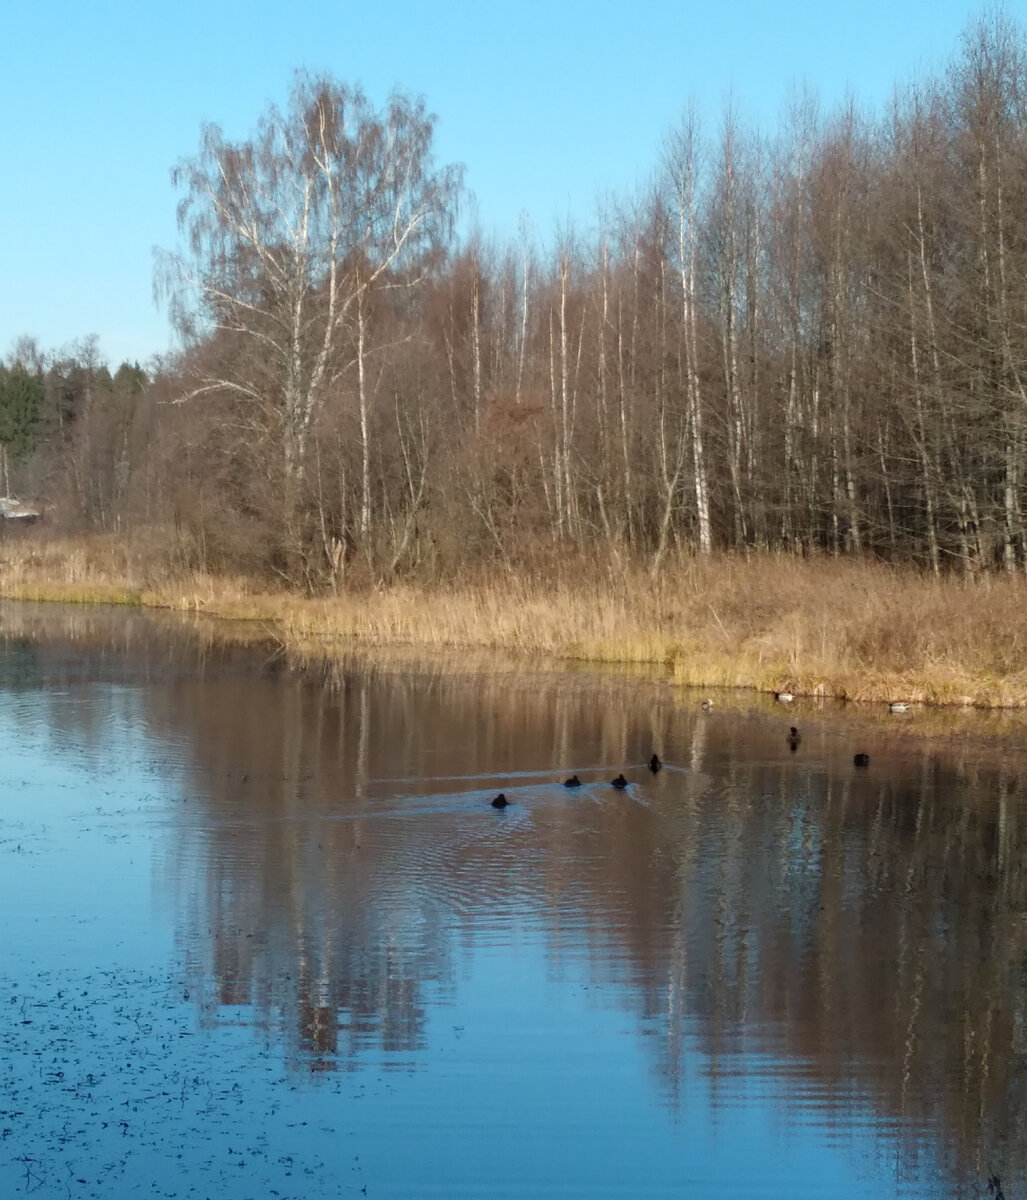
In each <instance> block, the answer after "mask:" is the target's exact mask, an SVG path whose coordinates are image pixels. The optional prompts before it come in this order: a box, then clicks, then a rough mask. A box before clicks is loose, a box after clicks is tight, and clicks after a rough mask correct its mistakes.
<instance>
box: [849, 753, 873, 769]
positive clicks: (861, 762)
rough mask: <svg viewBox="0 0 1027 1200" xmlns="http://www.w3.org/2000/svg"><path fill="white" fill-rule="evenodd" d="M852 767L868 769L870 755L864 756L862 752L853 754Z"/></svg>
mask: <svg viewBox="0 0 1027 1200" xmlns="http://www.w3.org/2000/svg"><path fill="white" fill-rule="evenodd" d="M852 765H853V766H854V767H869V766H870V755H869V754H864V753H863V752H862V751H860V753H859V754H854V755H853V756H852Z"/></svg>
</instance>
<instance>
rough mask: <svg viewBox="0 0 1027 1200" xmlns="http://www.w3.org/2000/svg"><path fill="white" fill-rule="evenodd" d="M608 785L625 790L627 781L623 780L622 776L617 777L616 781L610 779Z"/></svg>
mask: <svg viewBox="0 0 1027 1200" xmlns="http://www.w3.org/2000/svg"><path fill="white" fill-rule="evenodd" d="M610 783H611V784H612V785H613V786H614V787H615V788H626V787H627V786H628V781H627V780H626V779H625V778H624V776H623V775H618V776H617V778H616V779H611V780H610Z"/></svg>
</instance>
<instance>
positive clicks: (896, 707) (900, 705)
mask: <svg viewBox="0 0 1027 1200" xmlns="http://www.w3.org/2000/svg"><path fill="white" fill-rule="evenodd" d="M888 711H889V712H909V705H908V704H907V703H906V702H905V700H893V701H892V702H891V703H890V704H889V705H888Z"/></svg>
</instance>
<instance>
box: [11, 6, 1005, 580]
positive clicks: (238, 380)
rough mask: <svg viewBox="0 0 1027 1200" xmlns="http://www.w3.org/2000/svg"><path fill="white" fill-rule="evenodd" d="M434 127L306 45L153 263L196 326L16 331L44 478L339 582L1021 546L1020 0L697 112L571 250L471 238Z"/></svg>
mask: <svg viewBox="0 0 1027 1200" xmlns="http://www.w3.org/2000/svg"><path fill="white" fill-rule="evenodd" d="M433 132H434V118H433V117H432V116H431V115H430V114H429V113H428V112H427V110H426V108H425V106H424V103H423V101H421V100H419V99H414V98H411V97H409V96H406V95H403V94H402V93H396V94H394V95H393V96H392V97H390V99H389V100H388V102H387V104H386V105H385V106H384V107H383V108H382V109H381V110H378V109H375V108H374V107H373V106H372V105H371V104H370V102H369V101H368V100H367V98H366V97H365V96H364V95H363V93H362V92H361V91H360V90H359V89H356V88H352V87H349V86H347V85H344V84H340V83H338V82H337V81H335V80H333V79H330V78H320V77H313V76H308V75H302V74H301V75H298V76H297V77H296V80H295V84H294V87H293V90H292V93H291V96H290V98H289V101H288V104H287V105H286V107H285V108H284V109H283V110H279V109H277V108H275V107H271V108H269V109H268V110H267V112H266V113H265V114H264V115H263V116H262V117H261V119H260V121H259V123H258V124H257V126H256V129H255V131H254V133H253V135H252V136H251V137H250V138H249V139H247V140H245V141H241V142H231V141H229V140H227V139H226V138H225V136H224V134H223V133H222V132H221V130H220V129H219V128H218V127H216V126H209V127H207V128H205V129H204V131H203V134H202V140H201V146H200V150H199V152H198V154H197V155H196V156H194V157H193V158H190V159H186V160H184V161H183V162H182V163H180V164H179V165H178V167H177V168H176V169H175V172H174V182H175V185H176V188H177V189H178V192H179V195H180V205H179V216H180V223H181V229H182V247H181V249H180V250H179V252H177V253H168V254H166V255H164V256H162V258H161V260H160V262H159V264H158V283H159V287H160V291H161V294H162V295H163V297H164V298H165V300H166V301H167V303H168V305H169V311H170V313H171V316H172V319H173V321H174V323H175V325H176V327H177V329H178V330H179V332H180V334H181V338H182V346H183V349H182V350H181V352H180V353H178V354H176V355H175V356H173V357H172V358H169V359H168V360H165V361H163V362H161V363H159V364H157V366H156V369H155V370H153V371H152V372H151V373H150V374H149V375H148V376H147V375H144V374H143V373H142V372H141V371H139V370H138V368H137V367H133V366H131V365H129V364H123V365H122V367H121V368H119V369H118V371H117V372H116V373H115V374H114V375H113V376H112V375H111V374H110V373H109V372H108V371H107V368H106V367H105V366H104V365H103V364H102V363H99V362H97V361H95V360H96V352H95V345H94V344H92V343H86V344H84V345H83V346H82V347H79V348H78V349H77V350H76V351H75V352H74V353H72V354H71V355H70V356H69V355H65V356H64V357H63V358H61V357H57V356H55V357H54V358H53V360H52V361H46V362H43V361H38V362H33V361H31V355H28V356H27V355H25V354H24V353H18V352H16V354H15V355H14V356H13V357H12V359H11V361H10V362H8V364H7V366H6V367H5V369H4V372H3V377H2V380H0V446H2V447H3V451H4V458H5V461H6V460H8V459H9V460H10V461H11V463H12V464H13V465H12V473H13V474H15V475H17V477H18V479H19V480H20V481H21V482H20V483H19V486H22V487H30V488H35V489H36V490H37V491H38V492H39V493H40V494H46V496H47V499H48V501H49V502H50V504H51V506H52V509H53V512H54V516H55V519H56V520H58V521H59V522H61V523H63V524H65V525H67V526H69V527H73V526H76V525H78V526H92V527H100V528H106V529H121V530H125V529H128V528H130V527H134V526H146V527H151V528H152V527H160V528H166V529H173V530H175V531H176V537H177V538H178V539H179V543H180V545H179V551H180V552H181V551H182V550H183V548H185V550H186V551H187V552H188V554H189V555H190V556H192V557H194V558H195V559H196V561H197V562H198V563H199V564H200V565H204V566H207V567H209V568H213V569H223V570H238V569H242V570H247V571H254V572H258V573H265V574H268V575H275V576H278V577H284V578H285V579H288V580H289V581H291V582H301V581H302V582H305V583H306V584H308V585H309V586H313V587H323V586H326V585H330V586H340V585H341V584H343V583H344V582H345V581H346V580H347V578H348V577H350V576H351V575H352V573H353V572H354V571H357V572H361V573H362V574H363V575H365V576H370V577H373V578H375V579H383V578H388V577H391V576H394V575H396V574H397V573H400V574H402V573H409V572H419V573H424V574H429V575H430V574H437V573H452V572H454V571H459V570H460V569H462V568H463V567H464V566H466V565H469V564H476V563H480V562H487V561H499V562H503V563H505V564H509V565H518V564H525V563H530V562H532V561H537V560H538V559H540V558H545V557H547V556H551V555H554V554H555V555H579V554H581V555H594V554H597V553H599V554H603V555H610V554H612V555H614V556H622V555H632V556H634V557H636V558H644V559H645V560H647V561H648V562H649V563H650V564H651V565H652V567H653V569H654V570H658V569H659V566H660V564H661V563H662V562H663V561H664V559H665V557H666V556H667V555H668V553H670V552H672V551H674V550H678V549H683V550H685V551H688V552H695V553H700V554H705V553H710V552H712V551H714V550H718V549H726V550H743V549H744V550H749V549H753V550H761V549H768V550H780V551H786V552H791V553H797V554H799V553H802V554H805V553H813V552H829V553H834V554H872V555H876V556H880V557H883V558H887V559H890V560H895V561H903V562H913V563H917V564H920V565H922V566H923V567H925V568H926V569H928V570H931V571H934V572H940V571H943V570H946V569H956V570H960V571H964V572H966V573H968V574H975V573H977V572H980V571H984V570H988V569H993V568H1000V569H1005V570H1007V571H1022V570H1027V528H1025V516H1024V510H1025V507H1027V490H1025V489H1027V391H1025V375H1027V39H1025V35H1024V33H1023V31H1022V30H1021V29H1019V28H1018V27H1016V26H1015V25H1014V24H1013V23H1012V22H1011V21H1010V20H1009V19H1008V18H1007V17H1006V16H1004V15H1002V14H1001V13H999V14H997V15H991V16H988V17H986V18H982V19H981V20H979V21H978V22H976V23H975V24H974V25H973V26H972V27H971V28H970V29H968V31H967V33H966V34H965V36H964V38H963V41H962V44H961V46H960V47H959V49H958V51H957V53H956V55H955V56H954V58H953V60H952V62H951V63H950V64H949V65H948V67H947V68H946V69H944V70H943V71H942V72H940V73H939V74H938V75H937V76H936V77H934V78H931V79H927V80H924V81H922V82H920V83H918V84H916V85H912V86H908V87H905V88H904V89H901V90H898V91H897V92H896V94H895V97H894V100H893V101H892V103H891V104H890V105H889V106H888V108H887V111H886V112H884V113H882V114H875V115H873V116H871V115H868V114H867V113H865V112H863V111H862V110H861V109H860V108H859V107H858V106H857V104H856V103H855V101H852V102H849V103H848V104H846V105H845V106H843V107H842V108H841V109H839V110H837V111H834V112H832V113H829V114H827V115H823V114H821V113H820V111H819V106H818V104H817V102H816V100H815V98H814V97H812V96H809V95H800V96H797V97H796V98H795V99H794V100H793V102H792V104H791V105H790V108H789V110H788V113H787V116H786V118H785V120H784V121H783V122H782V127H781V131H780V132H779V133H778V134H777V135H776V136H775V137H773V138H766V137H761V136H759V135H758V134H757V133H756V132H755V131H753V130H750V129H748V128H746V127H745V126H744V124H743V123H742V121H741V120H740V118H739V117H738V114H737V113H736V112H735V111H733V110H732V109H731V108H728V109H727V110H726V111H725V112H724V113H723V114H722V116H721V118H720V119H719V121H718V122H717V124H716V126H715V127H714V128H712V129H706V128H704V126H703V123H702V121H701V120H700V118H699V115H698V113H697V112H695V111H694V110H690V111H688V112H686V113H685V115H684V116H683V117H682V118H681V120H680V121H679V122H678V124H677V125H676V126H675V127H674V128H673V129H672V130H671V131H670V132H669V134H668V136H667V138H666V140H665V144H664V147H663V153H662V155H661V159H660V161H659V163H657V164H655V165H654V171H653V177H652V181H651V183H650V185H649V186H647V187H645V188H643V189H641V190H640V191H639V192H638V193H637V194H636V195H634V196H632V197H630V198H624V199H621V200H619V201H616V202H611V203H609V204H608V205H607V206H606V207H605V209H604V211H603V212H602V213H601V214H600V215H599V216H598V217H597V219H596V221H595V222H594V224H593V225H591V226H590V227H589V228H588V229H587V230H585V229H582V228H565V229H562V230H561V231H560V232H559V233H558V234H557V235H556V236H555V237H554V238H553V239H552V240H551V242H550V243H549V244H548V245H547V246H544V247H543V246H540V245H539V244H538V243H537V241H536V240H535V239H534V238H533V237H532V236H531V235H530V233H529V232H528V231H527V229H525V230H524V231H523V232H522V236H521V237H519V238H518V239H515V240H514V241H512V242H511V243H509V244H506V245H503V244H500V243H498V242H497V241H496V240H494V239H489V238H487V237H485V236H484V235H483V234H482V233H481V232H480V231H478V230H476V229H472V230H471V231H470V232H469V233H468V232H464V233H462V234H460V235H459V236H458V233H457V230H458V227H459V216H460V204H461V200H462V177H461V172H460V169H459V168H457V167H455V166H449V165H444V164H439V163H437V162H436V160H435V157H434V154H433V151H432V139H433ZM39 357H40V356H38V354H37V358H39ZM26 379H28V380H31V381H34V382H32V383H31V386H30V385H29V384H27V383H26ZM27 387H28V388H29V390H33V389H34V390H35V393H38V394H37V398H36V400H34V401H32V403H31V405H30V407H31V408H32V411H33V412H35V413H36V416H35V417H33V419H32V420H31V421H30V422H29V423H28V426H27V427H25V428H22V426H24V425H25V422H24V421H23V420H21V418H18V417H17V413H18V412H19V411H21V409H19V405H21V406H22V407H24V404H25V389H26V388H27ZM19 397H20V399H19ZM19 420H21V425H19ZM19 473H20V474H19Z"/></svg>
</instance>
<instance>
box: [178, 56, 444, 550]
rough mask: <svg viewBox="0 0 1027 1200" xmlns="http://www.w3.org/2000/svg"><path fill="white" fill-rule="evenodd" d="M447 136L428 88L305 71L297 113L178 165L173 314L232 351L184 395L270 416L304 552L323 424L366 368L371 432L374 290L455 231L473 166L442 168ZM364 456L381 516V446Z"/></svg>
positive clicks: (421, 265) (186, 329)
mask: <svg viewBox="0 0 1027 1200" xmlns="http://www.w3.org/2000/svg"><path fill="white" fill-rule="evenodd" d="M433 132H434V118H433V117H432V116H431V115H429V114H428V113H427V112H426V111H425V108H424V104H423V102H422V101H421V100H419V99H417V100H415V99H411V98H409V97H407V96H405V95H403V94H400V93H395V94H393V95H392V96H391V97H390V98H389V100H388V103H387V105H386V107H385V109H384V111H382V112H378V111H376V110H375V109H374V108H373V107H372V106H371V104H370V103H369V101H368V100H367V98H366V97H365V95H364V94H363V92H361V91H360V90H359V89H355V88H350V87H347V86H345V85H343V84H340V83H337V82H335V81H333V80H331V79H328V78H317V77H313V76H309V75H306V74H299V75H297V77H296V82H295V85H294V87H293V90H292V94H291V96H290V98H289V103H288V106H287V108H286V110H285V111H284V112H281V111H279V110H278V109H277V108H276V107H274V106H272V107H270V108H269V109H268V110H267V112H266V113H265V114H264V115H263V116H262V117H261V119H260V121H259V123H258V125H257V130H256V133H255V135H254V136H253V137H252V138H250V139H249V140H246V141H242V142H238V143H236V142H232V141H230V140H228V139H227V138H226V137H225V135H224V133H223V132H222V130H221V129H220V128H219V127H218V126H216V125H208V126H206V127H205V128H204V130H203V136H202V141H201V147H200V152H199V154H198V155H197V156H196V157H195V158H192V159H187V160H185V161H183V162H181V163H179V164H178V166H177V167H176V168H175V170H174V172H173V181H174V183H175V185H176V187H178V188H179V189H182V190H183V191H184V195H183V198H182V200H181V202H180V205H179V212H178V216H179V226H180V229H181V231H182V233H183V235H184V237H185V241H186V248H185V249H184V251H183V252H181V253H180V254H176V255H170V256H167V257H165V258H164V260H163V261H162V263H161V268H162V281H163V284H164V285H165V287H166V288H167V290H168V292H169V293H170V296H171V312H172V317H173V319H174V321H175V323H176V324H177V327H178V328H179V330H180V331H181V332H182V334H183V335H184V338H185V339H186V342H187V344H189V343H190V342H192V341H194V340H204V339H205V340H207V341H208V342H209V341H210V340H211V339H212V338H213V339H215V340H217V339H220V343H219V344H220V345H221V346H222V347H223V352H221V353H218V354H213V355H212V354H210V353H207V354H205V355H202V356H199V357H198V358H197V363H202V366H198V367H197V369H196V370H195V372H194V378H193V379H192V381H191V386H189V388H188V389H187V390H186V391H185V392H184V394H183V396H182V397H181V398H182V399H183V400H184V399H195V398H199V397H203V396H218V397H222V398H229V399H234V400H235V401H236V402H237V403H239V404H242V405H243V406H246V407H249V408H251V409H252V411H253V412H254V413H255V414H258V416H257V418H256V419H257V420H258V421H259V422H260V423H261V424H262V426H264V433H265V435H270V437H269V441H270V443H271V444H272V445H274V446H276V447H277V454H278V457H279V470H280V472H281V478H282V481H283V490H284V496H283V511H284V513H285V518H286V523H287V532H288V533H289V534H290V535H291V537H292V539H293V541H294V548H295V539H296V537H297V524H296V517H297V507H298V505H299V503H300V500H301V496H302V484H303V481H304V476H305V474H306V471H307V466H308V457H309V456H308V449H309V446H310V443H311V431H312V428H313V426H314V423H315V421H316V418H317V416H318V414H319V412H320V410H321V409H322V407H323V406H324V405H325V403H326V401H327V400H328V398H329V397H331V396H332V395H333V394H335V393H336V392H337V390H338V388H339V386H340V381H341V379H342V376H343V374H344V372H346V371H347V370H349V369H350V368H352V367H353V366H354V365H355V366H356V368H357V376H358V386H357V399H358V404H359V408H360V412H359V428H360V430H361V436H362V437H364V438H365V440H366V438H367V436H368V413H367V404H368V395H367V389H366V382H365V380H366V376H365V362H364V355H365V353H366V347H367V345H368V337H367V329H366V318H367V314H368V311H369V305H368V298H369V294H370V293H371V292H372V291H373V290H374V289H376V288H379V287H383V286H393V287H394V286H411V285H412V284H414V283H416V282H417V281H418V280H419V279H420V278H422V277H423V275H424V273H425V271H426V270H427V269H428V268H429V266H430V265H431V263H432V261H433V259H434V257H435V256H436V255H437V254H438V253H439V251H440V249H441V248H442V247H443V245H444V244H445V241H446V238H447V236H448V234H449V232H450V229H451V225H452V220H453V216H454V210H455V204H456V201H457V197H458V193H459V188H460V184H461V172H460V169H459V168H457V167H453V166H447V167H438V166H436V164H435V162H434V159H433V157H432V136H433ZM361 457H362V461H363V462H364V464H365V471H364V477H363V486H364V489H365V495H364V496H363V498H362V505H361V512H362V519H363V520H364V523H365V524H366V522H367V513H368V505H369V503H370V501H369V496H368V495H367V490H368V487H369V480H368V473H367V470H366V463H367V461H368V447H367V446H366V445H364V446H363V447H362V455H361Z"/></svg>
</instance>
